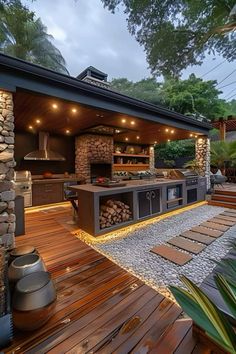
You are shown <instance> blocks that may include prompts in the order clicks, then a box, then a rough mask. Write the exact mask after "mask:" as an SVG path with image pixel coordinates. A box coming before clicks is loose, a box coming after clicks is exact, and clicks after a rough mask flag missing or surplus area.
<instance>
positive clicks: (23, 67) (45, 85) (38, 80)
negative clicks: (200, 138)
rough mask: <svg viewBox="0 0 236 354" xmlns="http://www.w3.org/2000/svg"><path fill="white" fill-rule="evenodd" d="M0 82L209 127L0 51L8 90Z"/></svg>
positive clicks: (0, 72)
mask: <svg viewBox="0 0 236 354" xmlns="http://www.w3.org/2000/svg"><path fill="white" fill-rule="evenodd" d="M4 84H5V85H7V86H8V87H12V90H14V89H13V88H14V87H15V88H16V89H17V88H21V89H25V90H29V91H33V92H36V93H40V94H45V95H50V96H54V97H58V98H61V99H65V100H69V101H73V102H78V103H81V104H84V105H89V106H92V107H96V108H100V109H104V110H109V111H114V112H118V113H123V114H128V115H131V116H136V117H139V118H142V119H146V120H149V121H152V122H157V123H160V124H165V125H170V126H173V127H176V128H181V129H186V130H193V131H195V132H199V133H203V134H208V132H209V130H210V129H211V128H212V126H211V124H209V123H207V122H200V121H198V120H196V119H193V118H191V117H187V116H184V115H182V114H180V113H177V112H174V111H171V110H168V109H166V108H163V107H159V106H156V105H154V104H150V103H147V102H144V101H141V100H137V99H134V98H132V97H129V96H125V95H123V94H120V93H117V92H114V91H112V90H108V89H105V88H101V87H98V86H95V85H92V84H89V83H87V82H84V81H80V80H78V79H76V78H73V77H70V76H67V75H64V74H60V73H57V72H55V71H53V70H50V69H46V68H43V67H41V66H39V65H35V64H31V63H28V62H25V61H23V60H20V59H17V58H13V57H10V56H7V55H4V54H0V88H1V87H2V88H5V89H8V88H7V87H6V86H4Z"/></svg>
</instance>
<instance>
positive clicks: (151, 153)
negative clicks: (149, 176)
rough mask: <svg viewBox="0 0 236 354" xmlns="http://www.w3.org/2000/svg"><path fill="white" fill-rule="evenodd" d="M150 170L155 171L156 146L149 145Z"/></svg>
mask: <svg viewBox="0 0 236 354" xmlns="http://www.w3.org/2000/svg"><path fill="white" fill-rule="evenodd" d="M149 156H150V158H149V170H150V171H151V172H153V173H155V150H154V146H150V147H149Z"/></svg>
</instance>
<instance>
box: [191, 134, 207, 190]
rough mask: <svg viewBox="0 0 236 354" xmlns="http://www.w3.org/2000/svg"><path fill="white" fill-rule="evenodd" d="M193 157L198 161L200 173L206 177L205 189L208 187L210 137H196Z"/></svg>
mask: <svg viewBox="0 0 236 354" xmlns="http://www.w3.org/2000/svg"><path fill="white" fill-rule="evenodd" d="M195 154H196V155H195V158H196V160H197V161H198V163H199V167H200V174H201V176H205V177H206V178H207V189H209V188H210V139H209V138H208V137H207V136H203V137H201V138H197V139H196V143H195Z"/></svg>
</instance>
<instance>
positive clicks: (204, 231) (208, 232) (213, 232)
mask: <svg viewBox="0 0 236 354" xmlns="http://www.w3.org/2000/svg"><path fill="white" fill-rule="evenodd" d="M190 231H194V232H198V233H200V234H203V235H206V236H210V237H215V238H217V237H220V236H222V235H223V233H224V232H222V231H218V230H212V229H208V228H207V227H204V226H196V227H193V228H192V229H191V230H190Z"/></svg>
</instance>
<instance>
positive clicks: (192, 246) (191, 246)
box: [167, 236, 206, 254]
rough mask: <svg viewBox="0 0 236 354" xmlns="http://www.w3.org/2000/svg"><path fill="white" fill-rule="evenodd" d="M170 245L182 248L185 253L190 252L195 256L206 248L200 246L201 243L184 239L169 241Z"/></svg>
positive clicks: (177, 238) (176, 238) (174, 238)
mask: <svg viewBox="0 0 236 354" xmlns="http://www.w3.org/2000/svg"><path fill="white" fill-rule="evenodd" d="M167 242H168V243H169V244H171V245H173V246H175V247H179V248H182V249H183V250H185V251H189V252H191V253H194V254H198V253H200V252H201V251H202V250H203V249H204V248H205V247H206V246H204V245H200V244H199V243H196V242H193V241H190V240H188V239H186V238H183V237H179V236H177V237H173V238H171V239H170V240H169V241H167Z"/></svg>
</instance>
